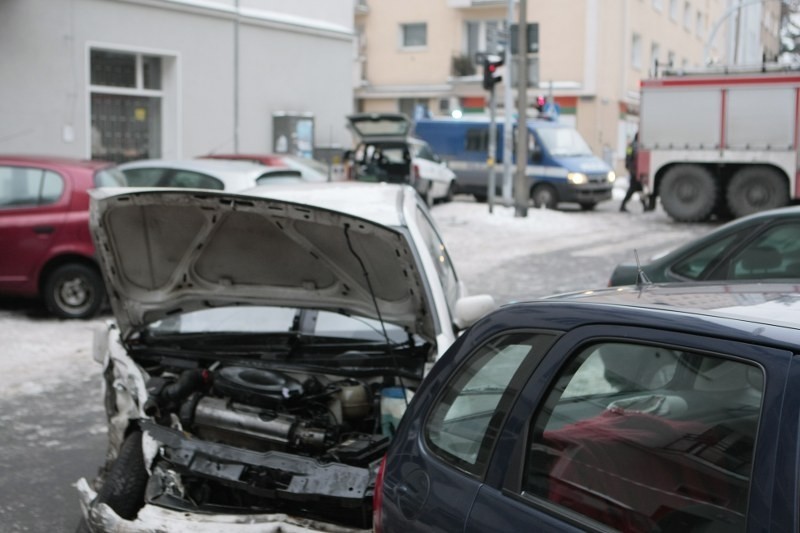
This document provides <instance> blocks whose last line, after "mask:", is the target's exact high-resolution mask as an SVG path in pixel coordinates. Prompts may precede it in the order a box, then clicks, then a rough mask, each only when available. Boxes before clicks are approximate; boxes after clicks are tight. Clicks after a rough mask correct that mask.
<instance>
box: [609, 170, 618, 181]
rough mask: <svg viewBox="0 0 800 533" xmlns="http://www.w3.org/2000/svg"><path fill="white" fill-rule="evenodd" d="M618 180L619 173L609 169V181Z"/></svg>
mask: <svg viewBox="0 0 800 533" xmlns="http://www.w3.org/2000/svg"><path fill="white" fill-rule="evenodd" d="M616 180H617V175H616V174H614V171H613V170H609V171H608V182H609V183H614V182H615V181H616Z"/></svg>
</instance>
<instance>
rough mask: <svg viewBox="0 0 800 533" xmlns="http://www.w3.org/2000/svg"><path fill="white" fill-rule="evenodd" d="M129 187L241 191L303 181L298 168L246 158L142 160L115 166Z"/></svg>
mask: <svg viewBox="0 0 800 533" xmlns="http://www.w3.org/2000/svg"><path fill="white" fill-rule="evenodd" d="M117 168H118V169H119V170H121V171H122V173H123V174H125V178H126V179H127V181H128V185H130V186H132V187H179V188H192V189H214V190H218V191H234V192H236V191H242V190H244V189H249V188H251V187H255V186H257V185H267V184H277V183H296V182H301V181H303V175H302V173H301V172H300V171H299V170H296V169H292V168H288V167H286V168H280V167H277V168H276V167H265V166H263V165H259V164H256V163H253V162H249V161H227V160H212V159H186V160H167V159H143V160H140V161H132V162H130V163H123V164H121V165H119V166H118V167H117Z"/></svg>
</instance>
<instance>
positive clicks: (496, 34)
mask: <svg viewBox="0 0 800 533" xmlns="http://www.w3.org/2000/svg"><path fill="white" fill-rule="evenodd" d="M504 29H505V24H504V23H503V21H499V20H468V21H467V22H466V27H465V30H464V35H465V38H466V39H465V40H466V43H465V52H466V56H467V57H469V58H471V59H472V60H473V61H475V54H477V53H478V52H487V53H489V54H497V53H500V51H501V47H500V44H499V40H500V32H501V31H503V30H504ZM476 64H477V62H476Z"/></svg>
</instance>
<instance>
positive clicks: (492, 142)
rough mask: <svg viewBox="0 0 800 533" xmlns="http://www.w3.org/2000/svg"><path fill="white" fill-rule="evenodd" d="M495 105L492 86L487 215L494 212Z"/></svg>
mask: <svg viewBox="0 0 800 533" xmlns="http://www.w3.org/2000/svg"><path fill="white" fill-rule="evenodd" d="M496 107H497V104H496V102H495V98H494V85H492V87H491V89H489V157H488V160H487V161H486V165H487V166H488V167H489V184H488V185H487V189H488V190H487V191H486V198H487V199H488V200H489V213H491V212H493V210H494V191H495V189H496V187H495V184H496V182H497V173H496V169H497V166H496V165H495V159H496V158H497V112H496Z"/></svg>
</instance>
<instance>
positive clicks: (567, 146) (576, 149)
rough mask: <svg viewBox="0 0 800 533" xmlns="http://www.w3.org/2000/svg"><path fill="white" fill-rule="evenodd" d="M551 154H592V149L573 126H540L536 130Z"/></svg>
mask: <svg viewBox="0 0 800 533" xmlns="http://www.w3.org/2000/svg"><path fill="white" fill-rule="evenodd" d="M536 132H537V133H538V134H539V137H540V138H541V140H542V144H544V146H545V148H547V151H548V152H550V155H552V156H585V155H592V149H591V148H589V145H588V144H586V141H584V140H583V137H581V134H580V133H578V130H575V129H573V128H541V129H538V130H536Z"/></svg>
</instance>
